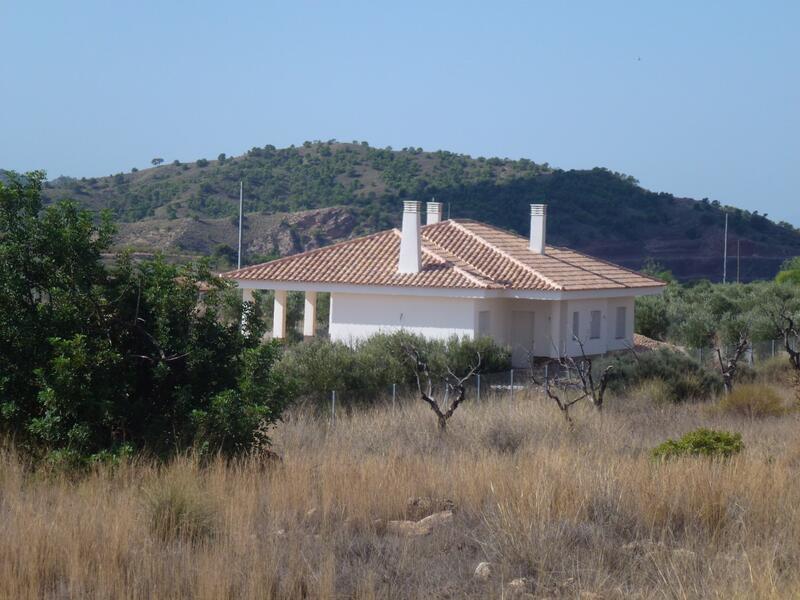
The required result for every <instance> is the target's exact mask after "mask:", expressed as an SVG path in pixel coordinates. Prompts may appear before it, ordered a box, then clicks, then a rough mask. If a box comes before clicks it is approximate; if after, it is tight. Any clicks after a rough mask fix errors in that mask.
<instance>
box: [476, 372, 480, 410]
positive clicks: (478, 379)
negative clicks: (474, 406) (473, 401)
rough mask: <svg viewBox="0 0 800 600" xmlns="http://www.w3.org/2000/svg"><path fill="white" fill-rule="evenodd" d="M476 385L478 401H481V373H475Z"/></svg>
mask: <svg viewBox="0 0 800 600" xmlns="http://www.w3.org/2000/svg"><path fill="white" fill-rule="evenodd" d="M475 385H476V386H477V390H478V402H479V403H480V401H481V374H480V373H478V374H477V375H475Z"/></svg>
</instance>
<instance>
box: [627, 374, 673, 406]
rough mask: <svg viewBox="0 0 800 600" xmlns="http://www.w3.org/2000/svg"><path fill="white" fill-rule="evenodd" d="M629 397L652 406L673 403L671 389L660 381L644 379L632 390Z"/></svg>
mask: <svg viewBox="0 0 800 600" xmlns="http://www.w3.org/2000/svg"><path fill="white" fill-rule="evenodd" d="M631 396H632V397H633V398H635V399H637V400H648V401H650V402H652V403H653V404H668V403H670V402H672V401H673V400H672V388H671V387H670V386H669V385H667V383H666V382H665V381H663V380H661V379H646V380H645V381H643V382H641V383H640V384H639V385H637V386H636V387H635V388H634V389H633V391H632V392H631Z"/></svg>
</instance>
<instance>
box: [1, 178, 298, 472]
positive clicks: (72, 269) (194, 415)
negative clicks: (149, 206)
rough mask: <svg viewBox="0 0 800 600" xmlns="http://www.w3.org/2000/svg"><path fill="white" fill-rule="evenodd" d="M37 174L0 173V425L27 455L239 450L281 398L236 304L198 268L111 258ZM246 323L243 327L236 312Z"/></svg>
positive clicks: (95, 226)
mask: <svg viewBox="0 0 800 600" xmlns="http://www.w3.org/2000/svg"><path fill="white" fill-rule="evenodd" d="M42 180H43V174H42V173H31V174H28V175H26V176H24V177H22V176H15V175H12V176H11V177H10V178H9V180H8V182H7V183H0V263H2V264H3V265H4V268H3V269H2V270H0V431H2V432H4V433H6V434H9V435H12V436H14V438H15V440H16V441H17V443H18V444H19V445H20V447H22V448H25V449H27V450H29V451H30V452H31V453H32V454H34V455H36V456H50V457H54V456H57V457H60V458H64V459H69V460H73V461H82V460H86V459H87V458H90V457H93V456H95V457H97V456H107V455H113V454H120V453H128V452H130V451H132V450H142V449H146V450H148V451H150V452H152V453H155V454H157V455H161V456H166V455H168V454H170V453H173V452H175V451H176V450H180V449H182V448H189V447H196V448H200V449H202V450H204V451H208V452H212V451H222V452H225V453H235V452H241V451H244V450H246V449H247V448H248V447H249V446H250V444H251V443H252V442H253V440H254V438H255V437H257V436H258V435H259V432H261V435H262V437H263V434H264V433H265V431H266V427H265V425H267V426H268V425H269V424H270V423H273V422H274V421H275V420H276V419H277V418H278V417H279V416H280V411H281V408H282V406H283V403H284V402H285V400H286V398H287V397H288V396H289V394H288V389H287V388H286V386H284V385H283V384H282V381H281V380H280V379H279V378H277V377H276V376H273V370H272V365H273V363H274V362H275V361H276V360H277V358H278V356H279V354H280V348H279V346H277V345H268V346H260V345H259V344H260V338H261V335H262V334H263V327H262V326H261V325H260V323H261V320H260V319H259V318H258V316H259V315H258V314H257V312H258V309H257V307H255V306H254V305H248V306H247V307H245V308H244V309H242V307H241V303H240V302H239V301H238V299H236V295H235V294H234V293H233V291H232V290H229V289H228V287H227V284H225V283H223V282H221V281H220V280H219V279H217V278H215V277H213V276H212V275H211V273H210V271H209V270H208V268H207V267H206V266H205V265H203V264H200V265H188V266H183V267H179V266H175V265H170V264H167V263H166V262H164V261H163V260H161V259H155V260H152V261H145V262H134V261H132V260H131V259H130V258H129V257H127V256H120V257H118V259H117V260H116V262H115V264H114V265H113V267H111V268H107V267H105V266H104V265H103V263H102V262H101V257H102V254H103V253H104V252H105V251H107V249H108V247H109V245H110V243H111V237H112V234H113V226H112V224H111V221H110V219H109V216H108V215H107V214H106V215H103V216H102V217H101V218H100V220H99V221H98V222H95V220H94V219H93V217H92V214H91V213H89V212H88V211H84V210H81V209H79V208H78V207H77V206H76V205H75V204H73V203H71V202H61V203H57V204H54V205H51V206H48V207H46V208H43V207H42V203H41V199H40V191H41V184H42ZM242 311H244V313H245V314H244V316H245V318H246V319H247V322H248V324H249V326H248V327H247V328H246V331H245V332H243V331H242V328H241V327H240V324H239V318H240V317H241V316H242Z"/></svg>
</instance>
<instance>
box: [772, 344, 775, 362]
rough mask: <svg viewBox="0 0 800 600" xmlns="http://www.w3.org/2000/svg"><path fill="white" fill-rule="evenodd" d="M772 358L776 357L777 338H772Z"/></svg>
mask: <svg viewBox="0 0 800 600" xmlns="http://www.w3.org/2000/svg"><path fill="white" fill-rule="evenodd" d="M772 358H775V340H772Z"/></svg>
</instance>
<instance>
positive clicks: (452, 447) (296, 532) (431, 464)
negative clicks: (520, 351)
mask: <svg viewBox="0 0 800 600" xmlns="http://www.w3.org/2000/svg"><path fill="white" fill-rule="evenodd" d="M557 413H558V411H557V410H556V409H555V408H554V407H553V406H551V405H550V404H547V403H545V402H544V401H543V400H541V399H538V398H520V399H518V400H516V401H514V402H513V403H511V402H509V401H508V400H506V399H502V400H501V399H497V400H495V401H486V402H484V403H483V404H481V405H476V404H474V403H472V404H470V403H469V402H467V403H465V404H464V405H463V407H462V408H461V409H459V411H458V412H457V413H456V414H455V416H454V417H453V419H451V421H450V424H449V426H448V427H449V431H448V433H447V434H446V436H445V437H444V438H441V437H439V436H438V434H437V433H436V427H435V422H434V419H433V415H432V414H431V413H430V411H429V410H428V409H427V408H426V407H425V406H423V405H421V403H419V404H417V403H414V402H411V403H409V404H406V405H404V407H403V408H402V409H398V410H397V411H396V412H393V411H392V410H391V409H386V408H380V409H374V410H368V411H367V410H361V411H356V412H354V413H353V414H351V415H347V416H340V418H339V419H338V420H337V423H336V426H335V428H333V429H331V428H330V427H329V426H328V423H327V421H326V420H325V419H324V418H318V417H313V416H310V415H308V414H304V413H295V414H292V415H290V416H289V417H288V418H287V421H286V422H285V423H283V424H281V425H280V426H279V428H278V429H277V431H276V432H275V436H274V438H275V449H276V450H277V451H278V452H279V453H280V454H282V455H283V458H284V460H283V463H282V464H280V465H277V466H276V465H263V464H259V462H258V461H255V460H251V461H246V462H241V463H237V464H227V465H226V464H224V463H222V462H218V463H215V464H213V465H211V466H210V467H207V468H201V467H199V466H198V465H197V464H196V463H195V462H194V461H193V460H192V459H191V458H183V459H179V460H176V461H175V462H174V463H172V464H170V465H168V466H166V467H163V468H158V467H157V466H155V465H153V464H149V463H146V462H134V463H132V464H127V465H123V466H121V467H118V468H116V469H115V470H99V471H97V472H95V473H92V474H90V475H87V476H83V477H79V478H74V477H73V478H70V477H67V476H64V475H59V474H47V473H43V472H41V471H31V470H29V469H28V468H26V466H25V465H23V464H21V463H20V461H19V459H18V458H17V457H16V456H15V455H14V454H13V452H10V451H6V452H5V453H0V597H3V598H74V597H80V598H84V597H87V598H183V597H185V598H215V599H216V598H270V597H275V598H297V597H303V596H306V597H309V598H334V597H336V598H375V597H380V598H462V597H475V598H501V597H508V595H507V585H506V584H507V582H508V581H509V580H510V579H512V578H516V577H526V578H528V593H529V594H530V595H531V596H530V597H567V598H580V597H581V596H582V594H583V597H584V598H586V597H591V596H590V595H589V594H590V593H595V594H598V595H599V596H598V597H603V598H700V597H717V598H754V597H759V598H772V597H774V598H791V597H797V596H798V594H800V478H798V474H799V473H798V470H799V469H800V441H798V437H797V428H798V424H799V423H798V416H797V414H796V413H788V414H786V415H784V416H781V417H777V418H773V419H766V420H753V419H747V418H741V417H735V416H729V415H724V414H721V413H719V412H714V411H709V410H707V409H706V407H704V406H702V405H683V406H671V405H658V406H654V405H653V404H652V403H649V402H646V401H637V400H636V399H629V400H626V399H610V400H609V401H608V407H607V409H606V412H605V414H604V415H603V416H602V418H599V417H598V416H597V415H595V414H593V413H591V412H589V410H578V411H575V415H574V416H575V421H576V427H575V429H574V430H573V431H571V432H570V431H567V430H566V429H565V427H564V423H563V420H562V419H561V417H560V415H559V414H557ZM700 426H706V427H712V428H718V429H727V430H733V431H740V432H741V433H742V434H743V437H744V442H745V444H746V448H745V450H744V452H743V453H742V454H741V455H738V456H736V457H734V458H732V459H731V460H729V461H724V462H710V461H708V460H703V459H687V460H678V461H671V462H669V463H665V464H658V463H655V462H653V461H652V460H650V459H649V458H648V452H649V450H650V448H652V447H653V446H655V445H656V444H657V443H659V442H661V441H663V440H664V439H666V438H667V437H678V436H680V435H682V434H683V433H685V432H686V431H689V430H691V429H695V428H697V427H700ZM411 497H427V498H433V499H435V500H434V502H433V504H434V505H436V504H437V503H439V502H444V501H445V500H450V501H452V502H453V503H454V504H455V506H456V512H455V519H454V522H453V523H452V524H451V525H446V526H444V527H442V528H440V529H438V530H436V531H434V532H433V533H432V534H430V535H428V536H424V537H418V538H403V537H396V536H393V535H391V534H387V533H386V532H385V528H384V527H382V526H381V524H380V523H377V524H376V520H378V519H381V520H388V519H398V518H405V517H414V518H416V517H418V516H419V514H417V511H418V508H419V505H418V504H417V505H410V504H409V502H408V499H409V498H411ZM484 560H486V561H489V562H491V563H492V564H493V565H494V567H495V570H494V574H493V577H492V578H491V579H490V580H489V581H488V582H487V583H479V582H477V581H474V580H473V577H472V574H473V571H474V569H475V566H476V565H477V563H478V562H480V561H484Z"/></svg>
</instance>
